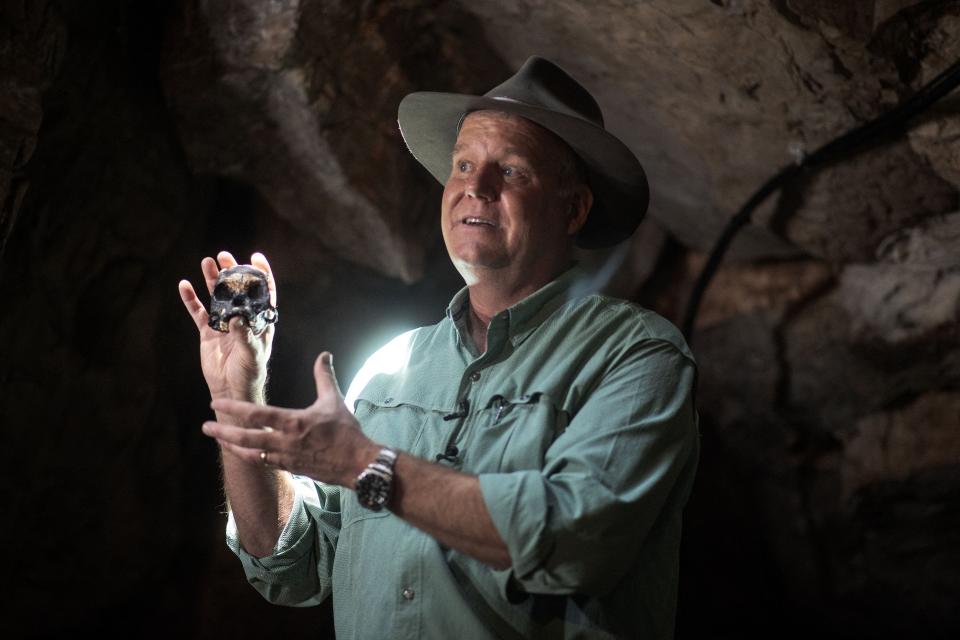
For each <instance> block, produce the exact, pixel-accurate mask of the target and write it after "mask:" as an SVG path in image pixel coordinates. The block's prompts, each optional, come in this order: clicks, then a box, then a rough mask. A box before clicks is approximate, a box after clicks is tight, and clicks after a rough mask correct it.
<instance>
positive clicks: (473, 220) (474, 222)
mask: <svg viewBox="0 0 960 640" xmlns="http://www.w3.org/2000/svg"><path fill="white" fill-rule="evenodd" d="M460 222H461V224H465V225H467V226H468V227H491V228H493V229H496V228H497V224H496V223H495V222H494V221H493V220H489V219H487V218H478V217H476V216H467V217H466V218H464V219H463V220H461V221H460Z"/></svg>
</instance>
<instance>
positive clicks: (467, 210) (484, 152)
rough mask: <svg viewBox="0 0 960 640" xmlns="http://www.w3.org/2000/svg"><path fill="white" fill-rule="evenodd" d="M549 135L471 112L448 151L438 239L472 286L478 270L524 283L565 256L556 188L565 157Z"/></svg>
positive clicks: (569, 230) (563, 209)
mask: <svg viewBox="0 0 960 640" xmlns="http://www.w3.org/2000/svg"><path fill="white" fill-rule="evenodd" d="M569 153H570V151H569V150H568V149H566V147H565V146H564V145H563V143H562V142H561V141H560V140H559V139H557V138H556V137H555V136H554V135H553V134H552V133H550V132H548V131H546V130H545V129H543V128H541V127H540V126H539V125H536V124H534V123H532V122H530V121H529V120H526V119H523V118H519V117H516V116H509V115H506V114H502V113H498V112H495V111H478V112H474V113H471V114H470V115H468V116H467V118H466V119H465V120H464V123H463V126H462V127H461V129H460V135H459V136H458V137H457V143H456V146H454V149H453V158H452V166H451V171H450V177H449V178H448V179H447V183H446V185H445V186H444V190H443V203H442V206H441V227H442V231H443V239H444V242H445V243H446V246H447V251H448V252H449V253H450V258H451V259H452V260H453V263H454V265H455V266H456V267H457V270H458V271H460V273H461V274H462V275H463V276H464V278H465V279H466V280H467V284H472V283H473V282H475V281H476V279H477V278H478V277H480V276H481V275H483V274H482V273H481V271H483V270H501V273H502V274H503V275H505V276H510V275H517V274H526V275H528V276H529V278H530V279H531V280H534V279H537V278H540V277H541V274H542V273H544V272H547V271H549V272H551V273H547V276H548V277H547V279H548V280H549V279H550V278H552V277H553V276H554V275H556V273H557V272H558V271H557V268H558V265H561V267H562V266H565V263H566V262H568V261H569V259H570V252H571V245H572V243H571V237H572V235H573V234H574V233H576V231H577V229H579V226H580V224H579V223H578V224H575V225H574V224H572V223H571V215H570V197H569V195H568V194H567V195H565V193H564V191H563V189H561V185H560V160H559V159H560V158H563V157H564V155H563V154H569Z"/></svg>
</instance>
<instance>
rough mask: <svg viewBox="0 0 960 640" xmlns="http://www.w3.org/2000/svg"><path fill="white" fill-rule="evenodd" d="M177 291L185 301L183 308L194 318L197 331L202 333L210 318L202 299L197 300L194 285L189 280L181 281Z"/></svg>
mask: <svg viewBox="0 0 960 640" xmlns="http://www.w3.org/2000/svg"><path fill="white" fill-rule="evenodd" d="M177 289H178V290H179V291H180V299H181V300H182V301H183V306H185V307H186V308H187V313H189V314H190V317H191V318H193V322H194V324H196V325H197V329H199V330H201V331H202V330H203V328H204V327H205V326H207V322H208V320H209V316H208V315H207V310H206V309H205V308H204V306H203V304H201V302H200V299H199V298H197V292H196V291H194V290H193V285H192V284H190V281H189V280H181V281H180V284H179V285H177Z"/></svg>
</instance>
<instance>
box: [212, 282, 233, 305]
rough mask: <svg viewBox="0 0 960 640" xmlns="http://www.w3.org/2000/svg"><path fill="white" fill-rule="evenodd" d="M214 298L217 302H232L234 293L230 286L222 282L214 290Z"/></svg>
mask: <svg viewBox="0 0 960 640" xmlns="http://www.w3.org/2000/svg"><path fill="white" fill-rule="evenodd" d="M213 298H214V299H215V300H221V301H223V300H230V299H231V298H233V293H231V291H230V286H229V285H228V284H227V283H226V282H221V283H219V284H217V286H216V287H214V288H213Z"/></svg>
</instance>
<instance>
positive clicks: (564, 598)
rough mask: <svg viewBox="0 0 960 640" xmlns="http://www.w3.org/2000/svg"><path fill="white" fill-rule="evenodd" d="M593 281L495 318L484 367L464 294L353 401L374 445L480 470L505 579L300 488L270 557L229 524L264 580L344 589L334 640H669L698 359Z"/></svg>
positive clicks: (274, 590) (575, 282) (405, 529)
mask: <svg viewBox="0 0 960 640" xmlns="http://www.w3.org/2000/svg"><path fill="white" fill-rule="evenodd" d="M582 284H583V273H582V272H580V271H579V270H577V269H572V270H570V271H567V272H566V273H565V274H564V275H562V276H561V277H560V278H559V279H557V280H555V281H553V282H551V283H550V284H548V285H547V286H545V287H544V288H543V289H541V290H540V291H538V292H536V293H534V294H533V295H531V296H529V297H528V298H526V299H525V300H523V301H522V302H520V303H518V304H517V305H515V306H513V307H511V308H509V309H507V310H505V311H503V312H502V313H499V314H497V315H496V316H495V317H494V318H493V319H492V321H491V323H490V327H489V329H488V332H487V352H486V353H484V354H482V355H480V354H478V353H477V352H476V349H475V347H474V346H473V343H472V341H471V340H470V339H469V337H468V332H467V327H466V309H467V302H468V294H467V291H466V289H464V290H462V291H460V292H459V293H458V294H457V295H456V296H455V297H454V299H453V301H452V302H451V304H450V306H449V307H448V310H447V317H446V318H445V319H443V320H442V321H441V322H439V323H438V324H436V325H434V326H431V327H425V328H421V329H417V330H414V331H411V332H409V333H405V334H403V335H402V336H400V337H398V338H396V339H395V340H393V341H392V342H391V343H389V344H388V345H387V346H385V347H384V348H382V349H381V350H380V351H378V352H377V354H375V355H374V356H373V357H371V358H370V359H369V360H368V361H367V363H366V364H365V365H364V367H363V369H361V371H360V373H359V374H358V376H357V378H356V380H355V381H354V383H353V385H351V388H350V390H349V392H348V394H347V402H348V404H349V405H350V406H351V408H353V409H354V413H355V415H356V417H357V419H358V420H359V422H360V424H361V425H362V427H363V430H364V432H365V433H366V434H367V435H368V436H369V437H370V438H372V439H373V440H374V441H376V442H378V443H381V444H385V445H388V446H391V447H395V448H397V449H400V450H402V451H406V452H409V453H411V454H413V455H416V456H419V457H422V458H425V459H428V460H431V461H434V460H437V456H438V454H443V453H450V454H451V455H449V456H448V458H446V459H441V460H440V462H439V464H446V465H450V466H452V467H454V468H456V469H459V470H460V471H463V472H465V473H469V474H475V475H478V476H479V479H480V488H481V490H482V493H483V499H484V501H485V503H486V506H487V509H488V510H489V512H490V515H491V517H492V519H493V522H494V524H495V526H496V528H497V530H498V531H499V533H500V535H501V537H502V538H503V540H504V541H505V542H506V545H507V548H508V550H509V553H510V558H511V560H512V567H511V568H510V569H508V570H504V571H496V570H493V569H491V568H490V567H488V566H487V565H484V564H483V563H481V562H479V561H477V560H474V559H472V558H470V557H469V556H466V555H464V554H462V553H460V552H458V551H455V550H452V549H449V548H446V547H444V546H443V545H441V544H440V543H438V542H437V541H436V540H434V539H433V538H431V537H430V536H429V535H427V534H425V533H423V532H422V531H419V530H418V529H415V528H413V527H412V526H410V525H409V524H407V523H406V522H404V521H403V520H401V519H400V518H398V517H397V516H395V515H393V514H392V513H390V512H389V511H386V510H384V511H380V512H373V511H369V510H367V509H364V508H363V507H361V506H360V505H359V504H358V502H357V499H356V495H355V494H354V492H353V491H350V490H346V489H342V488H340V487H336V486H329V485H323V484H318V483H315V482H313V481H311V480H309V479H307V478H297V479H296V480H297V483H298V484H297V486H298V493H297V498H296V504H295V506H294V510H293V514H292V516H291V518H290V522H289V523H288V524H287V526H286V528H285V530H284V532H283V534H282V535H281V538H280V540H279V541H278V543H277V547H276V548H275V550H274V553H273V555H271V556H268V557H265V558H259V559H258V558H254V557H252V556H250V555H249V554H247V553H246V552H244V550H243V549H242V547H241V546H240V544H239V541H238V540H237V537H236V528H235V525H234V523H233V521H232V518H231V519H230V521H229V522H228V526H227V539H228V544H229V546H230V548H231V549H233V551H234V552H235V553H236V554H237V555H238V556H239V557H240V559H241V561H242V563H243V567H244V570H245V572H246V575H247V577H248V579H249V581H250V582H251V584H253V586H254V587H255V588H256V589H257V590H258V591H259V592H260V593H261V594H263V596H264V597H265V598H266V599H267V600H269V601H270V602H274V603H277V604H284V605H292V606H304V605H313V604H317V603H319V602H320V601H321V600H323V599H324V598H326V597H327V596H329V595H330V594H331V593H332V594H333V611H334V622H335V625H336V632H337V638H338V639H339V640H348V639H351V638H362V639H368V638H369V639H372V638H394V639H395V638H410V639H414V638H437V639H444V640H446V639H450V638H454V639H457V640H472V639H484V638H490V639H491V640H493V639H502V638H513V637H517V638H522V637H530V638H608V637H629V638H670V637H672V635H673V627H674V614H675V606H676V593H677V555H678V547H679V542H680V522H681V510H682V508H683V506H684V504H685V503H686V500H687V496H688V495H689V493H690V487H691V484H692V482H693V476H694V471H695V468H696V462H697V455H698V435H697V416H696V412H695V409H694V398H693V395H694V387H695V381H696V365H695V364H694V361H693V357H692V355H691V354H690V351H689V350H688V348H687V346H686V344H685V343H684V341H683V338H682V337H681V336H680V334H679V332H678V331H677V330H676V328H675V327H674V326H673V325H671V324H670V323H669V322H667V321H666V320H664V319H663V318H661V317H660V316H658V315H656V314H655V313H653V312H651V311H647V310H645V309H642V308H641V307H639V306H637V305H635V304H632V303H629V302H625V301H622V300H616V299H613V298H608V297H605V296H602V295H598V294H590V293H578V290H579V289H581V288H582V286H581V285H582ZM451 446H453V447H456V450H455V451H456V452H455V453H453V450H452V449H450V447H451ZM434 490H435V491H436V492H437V493H440V492H442V491H443V490H444V488H443V486H437V487H436V488H435V489H434Z"/></svg>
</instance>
